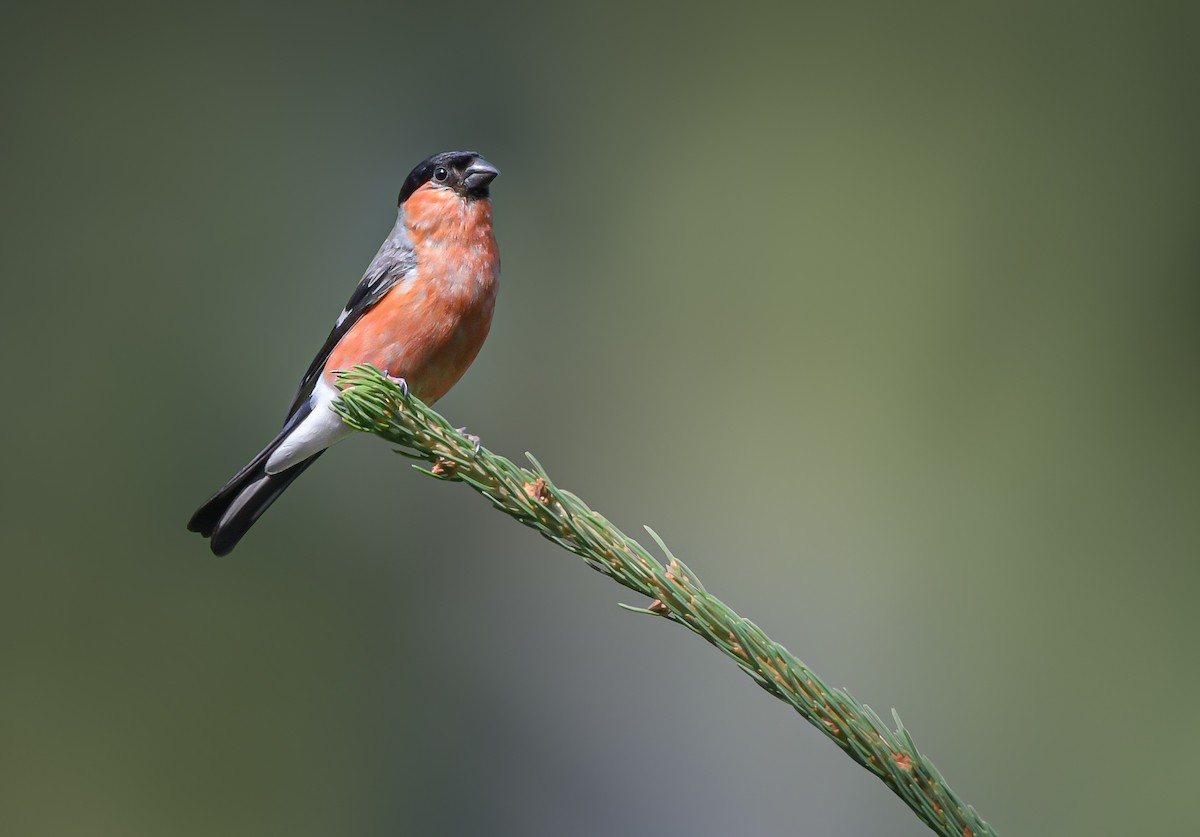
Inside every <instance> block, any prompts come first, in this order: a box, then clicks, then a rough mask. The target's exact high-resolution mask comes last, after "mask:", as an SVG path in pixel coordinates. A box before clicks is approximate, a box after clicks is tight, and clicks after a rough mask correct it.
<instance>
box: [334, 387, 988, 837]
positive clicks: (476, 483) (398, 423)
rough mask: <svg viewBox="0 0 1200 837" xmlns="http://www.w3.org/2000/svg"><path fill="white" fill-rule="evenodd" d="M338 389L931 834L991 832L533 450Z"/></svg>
mask: <svg viewBox="0 0 1200 837" xmlns="http://www.w3.org/2000/svg"><path fill="white" fill-rule="evenodd" d="M339 387H341V389H342V393H341V396H340V397H339V398H338V400H337V401H336V402H335V403H334V409H335V410H336V411H337V412H338V414H339V415H341V417H342V419H343V420H344V421H345V422H346V423H347V424H349V425H350V426H351V427H354V428H355V429H356V430H362V431H365V432H368V433H373V434H375V435H377V436H380V437H382V438H384V439H386V440H387V441H388V442H390V443H392V444H394V445H398V446H399V450H398V451H397V452H398V453H401V454H404V455H405V456H408V457H410V458H413V459H418V460H423V461H425V462H428V463H430V467H428V468H423V467H421V466H419V465H414V467H416V468H417V469H418V470H420V471H422V472H423V473H425V474H428V475H429V476H431V477H434V478H436V479H440V480H446V481H458V482H465V483H466V484H467V485H469V486H471V487H472V488H474V489H475V490H476V491H478V492H479V493H480V494H482V495H483V496H484V497H486V498H488V500H490V501H491V502H492V505H494V506H495V507H496V508H498V509H500V510H501V511H503V512H504V513H505V514H508V515H509V516H511V517H514V518H516V519H517V520H519V521H520V522H521V523H524V524H525V525H526V526H529V527H530V528H533V529H536V530H537V531H539V532H541V534H542V535H543V536H544V537H546V538H548V539H549V540H551V541H553V542H554V543H556V544H558V545H559V546H561V547H562V548H563V549H566V550H567V551H568V552H571V553H574V554H575V555H578V556H579V557H580V558H582V559H583V560H584V561H585V562H586V563H587V565H588V566H590V567H591V568H592V569H594V570H596V571H598V572H600V573H603V574H604V575H607V576H609V577H610V578H612V579H613V580H614V581H616V582H617V583H618V584H621V585H622V586H624V587H627V588H629V589H630V590H633V591H635V592H637V593H640V594H642V595H643V596H646V597H647V598H648V599H650V600H651V601H650V604H649V605H648V606H647V607H644V608H637V607H627V606H625V605H622V606H623V607H626V608H627V609H628V610H633V611H637V612H641V613H648V614H652V615H655V616H661V617H663V618H665V619H668V620H670V621H672V622H675V623H677V624H680V625H683V626H684V627H685V628H687V629H688V630H690V631H692V632H693V633H695V634H698V635H700V636H701V637H703V638H704V639H705V640H707V641H708V642H709V643H710V644H712V645H714V646H715V647H716V648H718V649H719V650H720V651H721V652H722V653H723V654H725V655H726V656H727V657H729V658H730V659H732V660H733V661H734V662H735V663H737V665H738V666H739V667H740V668H741V669H742V671H744V672H746V674H748V675H750V677H751V678H753V680H754V682H755V683H757V684H758V685H759V686H761V687H762V688H763V689H764V690H766V691H767V692H769V693H770V694H772V695H774V696H775V697H776V698H778V699H779V700H782V701H784V702H785V703H787V704H788V705H790V706H791V707H793V708H794V709H795V710H796V711H797V712H799V713H800V715H801V716H803V717H804V719H805V720H807V721H808V722H809V723H811V724H812V725H813V726H815V727H816V728H817V729H819V730H820V731H821V732H823V733H824V734H825V735H826V736H827V737H828V738H830V739H832V740H833V742H834V743H835V744H837V745H838V746H839V747H841V748H842V750H843V751H844V752H845V753H846V755H848V756H849V757H850V758H852V759H854V761H856V762H858V763H859V764H860V765H862V766H863V767H865V768H866V769H867V770H869V771H870V772H871V773H873V774H875V776H877V777H878V778H879V779H880V780H881V781H882V782H883V783H884V784H885V785H887V786H888V787H889V788H890V789H891V790H892V792H893V793H895V794H896V795H897V796H899V797H900V798H901V799H902V800H904V802H905V804H907V805H908V806H909V807H910V808H911V809H912V810H913V811H914V812H915V813H916V815H917V816H918V817H920V818H921V820H922V821H923V822H925V824H926V825H928V826H929V827H930V828H931V829H932V830H933V831H934V832H936V833H937V834H941V835H944V836H945V837H983V836H984V835H992V834H994V833H995V832H994V831H993V830H992V829H991V828H990V827H989V826H988V824H987V823H986V822H984V821H983V819H981V818H980V817H979V815H978V814H977V813H976V812H975V809H974V808H972V807H971V806H969V805H966V804H965V803H963V802H962V801H961V800H960V799H959V798H958V796H957V795H956V794H955V793H954V791H953V790H951V789H950V787H949V786H948V785H947V784H946V781H945V780H944V779H943V778H942V775H941V774H940V773H939V772H938V771H937V768H935V767H934V766H933V764H932V763H931V762H930V761H929V760H928V759H926V758H925V756H923V755H921V753H920V752H919V751H918V750H917V746H916V744H915V743H914V742H913V740H912V737H911V736H910V735H909V733H908V730H906V729H905V728H904V725H903V724H902V723H901V722H900V718H899V716H898V715H896V713H895V712H893V713H892V717H893V718H894V719H895V721H896V729H895V730H892V729H890V728H889V727H888V726H887V725H886V724H884V722H883V721H882V720H881V719H880V718H879V716H878V715H876V714H875V712H873V711H872V710H871V709H870V707H868V706H865V705H863V704H860V703H859V702H858V701H856V700H855V699H854V698H853V697H851V696H850V694H849V693H848V692H846V691H844V690H840V689H833V688H830V687H829V686H827V685H826V684H825V683H823V682H822V681H821V679H820V678H819V677H817V675H816V674H814V673H813V672H812V671H811V670H810V669H809V668H808V667H807V666H806V665H804V663H802V662H801V661H800V660H798V659H796V657H794V656H793V655H792V654H791V653H789V652H788V650H787V649H786V648H784V647H783V646H782V645H779V644H778V643H776V642H774V641H773V640H771V639H770V638H769V637H768V636H767V635H766V634H764V633H763V632H762V631H761V630H760V629H759V628H758V627H757V626H756V625H755V624H754V623H753V622H750V621H749V620H747V619H743V618H742V617H740V616H738V615H737V614H736V613H734V612H733V611H732V610H731V609H730V608H729V607H727V606H726V605H725V604H724V603H723V602H721V601H720V600H719V599H717V598H716V597H715V596H713V595H712V594H710V593H709V592H708V591H707V590H705V589H704V586H703V585H702V584H701V583H700V581H699V579H697V578H696V574H695V573H693V572H692V571H691V570H690V569H688V568H687V567H686V566H685V565H684V564H683V562H681V561H680V560H679V559H678V558H676V557H675V556H674V555H672V554H671V551H670V550H669V549H668V548H667V546H666V544H664V543H663V541H662V539H661V538H659V537H658V535H657V534H655V533H654V531H653V530H651V529H650V528H649V527H647V528H646V531H647V532H648V533H649V534H650V537H651V538H653V539H654V541H655V543H656V544H657V545H658V547H659V549H661V550H662V552H663V554H664V555H665V556H666V558H667V562H666V564H665V566H664V565H663V564H662V563H661V562H659V561H658V560H657V559H655V558H654V557H653V556H651V555H650V553H649V552H647V551H646V549H644V548H643V547H642V546H641V545H640V544H639V543H638V542H637V541H635V540H633V539H632V538H630V537H628V536H627V535H625V534H624V533H622V532H621V531H620V530H619V529H617V527H616V526H614V525H613V524H611V523H610V522H608V520H606V519H605V518H604V517H603V516H601V515H600V514H598V513H597V512H595V511H592V509H590V508H588V506H587V505H586V504H585V503H584V502H583V501H582V500H580V499H579V498H578V497H576V496H575V495H574V494H572V493H570V492H569V491H566V490H564V489H561V488H558V487H557V486H555V485H554V483H553V482H551V480H550V477H549V476H548V475H547V474H546V471H545V470H544V469H543V468H542V466H541V465H540V464H539V463H538V461H537V460H536V459H534V458H533V456H532V455H530V454H526V456H528V457H529V461H530V463H531V465H532V466H533V467H532V470H531V469H527V468H521V467H518V466H517V465H515V464H513V463H512V462H511V461H509V460H508V459H505V458H504V457H502V456H498V455H496V454H494V453H492V452H491V451H489V450H487V449H486V448H483V447H479V446H477V443H476V441H475V440H474V439H472V438H470V437H468V436H466V435H464V434H463V433H462V432H460V431H458V430H455V429H454V428H453V427H451V426H450V424H449V423H448V422H447V421H446V420H445V419H444V418H442V417H441V416H440V415H438V414H437V413H435V412H434V411H433V410H431V409H430V408H429V407H427V406H425V405H424V404H422V403H421V402H420V401H418V400H417V399H416V398H414V397H412V396H410V395H408V394H407V393H406V392H404V390H403V389H402V388H401V387H400V386H398V385H397V384H396V383H394V382H393V381H392V380H390V379H389V378H387V377H386V376H385V375H383V374H382V373H381V372H379V370H377V369H375V368H374V367H371V366H356V367H355V368H354V369H353V370H351V371H348V372H343V373H341V375H340V379H339Z"/></svg>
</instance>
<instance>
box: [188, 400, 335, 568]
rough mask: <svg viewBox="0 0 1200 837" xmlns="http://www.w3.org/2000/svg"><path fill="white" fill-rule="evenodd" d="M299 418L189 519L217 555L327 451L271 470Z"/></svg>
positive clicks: (227, 550)
mask: <svg viewBox="0 0 1200 837" xmlns="http://www.w3.org/2000/svg"><path fill="white" fill-rule="evenodd" d="M295 418H296V417H293V420H292V421H289V422H288V423H287V425H286V426H285V427H284V428H283V430H281V431H280V432H279V435H278V436H276V437H275V438H274V439H272V440H271V443H270V444H269V445H267V446H266V447H265V448H263V449H262V451H261V452H259V454H258V456H256V457H254V459H252V460H250V463H249V464H248V465H246V467H245V468H243V469H242V470H240V471H238V473H237V475H236V476H234V478H233V479H231V480H230V481H229V482H227V483H226V484H225V486H224V488H222V489H221V490H220V491H218V492H217V493H216V494H214V495H213V496H212V497H211V498H209V500H208V502H207V503H205V504H204V505H203V506H201V507H200V508H199V509H197V510H196V513H195V514H193V515H192V519H191V520H189V521H188V529H190V530H191V531H193V532H199V533H200V534H201V535H202V536H204V537H206V538H211V539H212V540H211V541H210V542H209V546H210V547H211V548H212V551H213V554H215V555H228V554H229V553H230V552H232V551H233V548H234V547H235V546H237V543H238V541H240V540H241V539H242V536H243V535H245V534H246V533H247V532H248V531H250V527H251V526H253V525H254V521H256V520H258V518H259V517H260V516H261V515H262V513H263V512H265V511H266V510H267V508H268V507H269V506H270V505H271V504H272V503H274V502H275V501H276V500H277V499H279V495H280V494H282V493H283V491H284V489H285V488H287V487H288V486H289V485H291V484H292V482H293V481H294V480H295V479H296V477H298V476H300V475H301V474H303V473H304V471H305V469H306V468H308V466H309V465H311V464H313V463H314V462H316V461H317V457H319V456H320V455H321V454H322V453H324V452H325V451H319V452H318V453H315V454H313V455H312V456H310V457H309V458H308V459H305V460H304V461H303V462H297V463H296V464H295V465H293V466H292V467H290V468H288V469H287V470H286V471H280V472H279V473H278V474H268V473H267V467H266V466H267V459H268V458H269V457H270V456H271V454H272V453H274V451H275V449H276V448H277V447H279V444H280V443H281V442H282V441H283V439H284V437H285V436H287V434H288V432H289V431H291V429H292V428H293V427H295V425H296V423H297V422H296V421H295Z"/></svg>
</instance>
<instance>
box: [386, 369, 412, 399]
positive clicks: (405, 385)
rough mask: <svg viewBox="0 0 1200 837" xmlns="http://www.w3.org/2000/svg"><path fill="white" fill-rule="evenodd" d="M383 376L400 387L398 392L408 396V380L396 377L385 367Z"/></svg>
mask: <svg viewBox="0 0 1200 837" xmlns="http://www.w3.org/2000/svg"><path fill="white" fill-rule="evenodd" d="M383 377H385V378H387V379H388V380H389V381H391V382H392V383H393V384H395V385H396V386H398V387H400V392H402V393H404V397H405V398H408V381H406V380H404V379H403V378H397V377H396V376H395V375H392V374H391V373H389V372H388V371H387V370H386V369H385V370H383Z"/></svg>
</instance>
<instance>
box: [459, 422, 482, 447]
mask: <svg viewBox="0 0 1200 837" xmlns="http://www.w3.org/2000/svg"><path fill="white" fill-rule="evenodd" d="M455 429H456V430H457V431H458V432H459V433H461V434H462V435H463V436H465V437H466V439H467V441H468V442H470V443H471V444H473V445H474V446H475V453H479V451H481V450H483V442H481V441H480V439H479V437H478V436H476V435H475V434H474V433H468V432H467V428H465V427H457V428H455Z"/></svg>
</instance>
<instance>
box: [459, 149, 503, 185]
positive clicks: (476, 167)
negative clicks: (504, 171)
mask: <svg viewBox="0 0 1200 837" xmlns="http://www.w3.org/2000/svg"><path fill="white" fill-rule="evenodd" d="M499 176H500V169H498V168H496V167H495V166H493V165H492V164H491V163H489V162H488V161H487V160H485V159H483V158H482V157H476V158H475V162H474V163H472V164H471V165H470V166H469V167H468V168H467V171H466V173H465V176H464V177H463V184H464V185H465V186H466V187H467V188H468V189H484V188H487V185H488V184H489V183H491V182H492V181H493V180H495V179H496V178H497V177H499Z"/></svg>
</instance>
